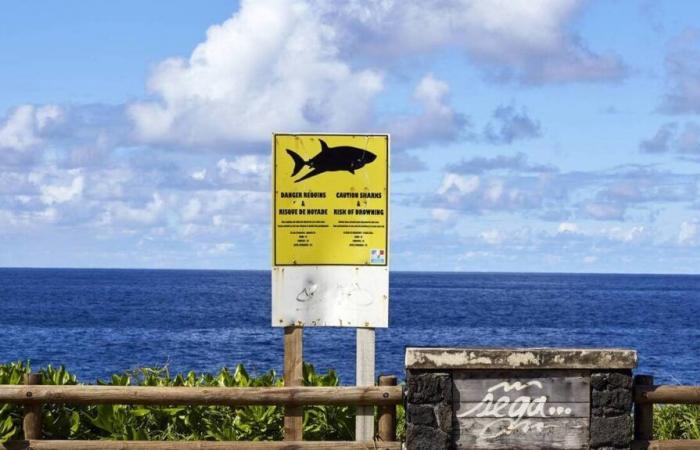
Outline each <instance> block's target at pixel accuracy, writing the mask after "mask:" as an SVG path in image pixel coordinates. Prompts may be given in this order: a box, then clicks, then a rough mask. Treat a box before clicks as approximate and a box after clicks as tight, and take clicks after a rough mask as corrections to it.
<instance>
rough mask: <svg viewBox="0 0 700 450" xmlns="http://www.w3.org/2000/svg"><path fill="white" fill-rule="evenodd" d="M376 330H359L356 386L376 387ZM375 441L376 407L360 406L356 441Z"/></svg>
mask: <svg viewBox="0 0 700 450" xmlns="http://www.w3.org/2000/svg"><path fill="white" fill-rule="evenodd" d="M374 341H375V333H374V328H358V329H357V343H356V355H355V356H356V366H355V384H356V385H357V386H374ZM372 439H374V407H373V406H358V407H357V415H356V416H355V440H356V441H371V440H372Z"/></svg>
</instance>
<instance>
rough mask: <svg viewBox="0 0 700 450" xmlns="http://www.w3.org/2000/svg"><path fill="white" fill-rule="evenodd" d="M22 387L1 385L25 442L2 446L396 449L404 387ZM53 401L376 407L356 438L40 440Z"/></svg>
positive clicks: (391, 381) (388, 381) (383, 381)
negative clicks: (374, 420)
mask: <svg viewBox="0 0 700 450" xmlns="http://www.w3.org/2000/svg"><path fill="white" fill-rule="evenodd" d="M24 382H25V384H24V385H0V404H3V403H13V404H21V405H24V417H23V427H24V440H23V441H9V442H6V443H5V444H4V446H3V445H2V444H0V448H5V449H8V450H9V449H15V450H16V449H26V450H30V449H36V450H39V449H41V450H49V449H53V450H67V449H75V450H98V449H104V450H114V449H123V450H160V449H173V450H179V449H182V450H195V449H197V450H222V449H231V450H235V449H251V450H262V449H268V450H273V449H284V450H291V449H310V448H313V449H320V450H324V449H340V448H344V449H373V450H374V449H386V450H398V449H400V448H401V443H400V442H396V405H399V404H401V403H402V401H403V390H402V388H401V387H400V386H397V385H396V377H393V376H387V377H379V386H361V387H360V386H336V387H301V386H299V387H269V388H268V387H256V388H229V387H196V388H195V387H156V386H86V385H74V386H45V385H41V376H40V375H38V374H28V375H27V376H25V380H24ZM46 403H52V404H80V405H103V404H136V405H207V406H209V405H216V406H248V405H279V406H286V407H293V408H299V407H301V406H304V405H336V406H338V405H350V406H379V408H380V409H379V421H378V432H377V436H376V439H375V440H373V441H367V442H362V441H360V442H357V441H301V440H296V441H288V440H287V441H283V442H270V441H265V442H250V441H226V442H222V441H219V442H213V441H168V442H162V441H160V442H159V441H73V440H62V441H53V440H42V439H41V438H42V424H41V405H42V404H46Z"/></svg>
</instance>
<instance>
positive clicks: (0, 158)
mask: <svg viewBox="0 0 700 450" xmlns="http://www.w3.org/2000/svg"><path fill="white" fill-rule="evenodd" d="M61 118H62V110H61V108H59V107H58V106H56V105H44V106H34V105H21V106H18V107H17V108H15V109H14V110H12V111H11V112H10V113H9V114H8V115H7V117H6V118H5V120H4V121H0V162H4V163H6V164H17V163H21V162H26V161H29V160H31V159H32V158H33V156H34V155H33V154H32V151H34V150H36V149H37V148H38V147H39V146H40V145H41V144H43V143H44V134H45V133H46V132H47V130H48V129H49V128H50V127H51V126H52V125H53V124H55V123H56V122H59V121H60V120H61Z"/></svg>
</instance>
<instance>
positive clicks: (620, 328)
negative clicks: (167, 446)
mask: <svg viewBox="0 0 700 450" xmlns="http://www.w3.org/2000/svg"><path fill="white" fill-rule="evenodd" d="M0 312H1V314H2V316H1V317H2V326H0V362H9V361H16V360H24V361H26V360H30V361H31V364H32V366H33V367H35V368H37V367H43V366H45V365H47V364H53V365H61V364H63V365H65V366H66V367H67V368H68V369H69V370H70V371H72V372H74V373H76V374H77V375H78V377H79V380H80V381H82V382H85V383H93V382H95V380H96V379H98V378H106V377H108V376H109V375H110V374H112V373H115V372H121V371H124V370H128V369H132V368H136V367H143V366H164V365H167V366H168V367H169V368H170V370H171V372H173V371H189V370H195V371H209V372H211V371H216V370H218V369H220V368H221V367H224V366H227V367H233V366H235V365H236V364H238V363H243V364H245V366H246V368H247V369H248V370H249V371H251V372H253V373H260V372H264V371H267V370H269V369H275V370H277V371H278V372H279V371H280V370H281V366H282V353H283V352H282V329H280V328H272V327H271V326H270V274H269V272H266V271H194V270H193V271H187V270H116V269H114V270H112V269H110V270H93V269H91V270H87V269H0ZM389 323H390V326H389V328H387V329H378V330H377V348H376V353H377V362H376V364H377V374H380V373H391V374H396V375H398V376H399V378H400V379H402V378H403V357H404V349H405V347H407V346H470V347H471V346H480V347H502V346H504V347H512V346H528V347H624V348H632V349H636V350H637V351H638V352H639V361H640V366H639V368H638V369H637V373H648V374H652V375H654V376H655V378H656V381H657V382H659V383H672V384H677V383H682V384H700V369H699V368H700V276H685V275H594V274H532V273H408V272H394V273H392V274H391V289H390V316H389ZM304 339H305V340H304V358H305V360H306V361H308V362H311V363H313V364H314V365H315V366H316V368H317V369H318V370H326V369H328V368H334V369H336V370H337V371H338V372H339V374H340V376H341V380H342V382H343V384H353V383H354V366H355V330H354V329H340V328H309V329H306V330H305V331H304Z"/></svg>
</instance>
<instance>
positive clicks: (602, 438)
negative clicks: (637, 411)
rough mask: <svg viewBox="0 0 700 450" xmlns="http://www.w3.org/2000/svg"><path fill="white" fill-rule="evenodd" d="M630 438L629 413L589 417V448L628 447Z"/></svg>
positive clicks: (630, 424) (630, 418)
mask: <svg viewBox="0 0 700 450" xmlns="http://www.w3.org/2000/svg"><path fill="white" fill-rule="evenodd" d="M631 440H632V416H631V415H629V414H626V415H622V416H616V417H592V418H591V448H595V449H600V448H601V447H606V446H607V447H615V448H628V447H629V445H630V442H631Z"/></svg>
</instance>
